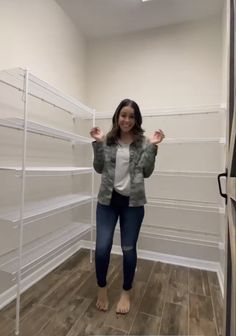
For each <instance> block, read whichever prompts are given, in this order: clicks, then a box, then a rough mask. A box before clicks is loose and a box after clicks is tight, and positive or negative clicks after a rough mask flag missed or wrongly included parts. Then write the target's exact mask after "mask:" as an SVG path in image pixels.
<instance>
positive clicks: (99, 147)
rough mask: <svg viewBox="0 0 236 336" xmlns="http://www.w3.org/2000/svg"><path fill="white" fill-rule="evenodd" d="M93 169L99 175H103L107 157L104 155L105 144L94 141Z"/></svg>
mask: <svg viewBox="0 0 236 336" xmlns="http://www.w3.org/2000/svg"><path fill="white" fill-rule="evenodd" d="M92 146H93V152H94V158H93V167H94V169H95V170H96V172H97V173H98V174H101V173H102V171H103V167H104V162H105V155H104V144H103V142H98V141H93V142H92Z"/></svg>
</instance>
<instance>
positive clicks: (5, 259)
mask: <svg viewBox="0 0 236 336" xmlns="http://www.w3.org/2000/svg"><path fill="white" fill-rule="evenodd" d="M90 228H91V226H90V225H89V224H84V223H75V222H73V223H71V224H70V225H67V226H64V227H62V228H60V229H58V230H57V231H56V232H55V231H54V232H51V233H49V234H47V235H45V236H43V237H41V238H39V239H37V240H36V241H32V242H31V243H28V244H26V245H25V246H23V253H22V273H23V274H24V273H26V272H29V271H30V270H32V268H37V267H39V266H40V265H41V264H45V263H46V262H47V261H49V260H51V259H53V257H54V256H56V255H58V253H59V252H60V250H62V249H65V248H66V247H67V245H69V244H72V243H73V242H75V241H76V240H78V238H79V237H80V236H81V235H82V234H85V233H87V232H89V230H90ZM17 266H18V257H17V254H16V251H12V252H10V253H7V254H6V255H4V256H2V257H0V269H1V270H2V271H3V272H6V274H8V277H9V278H10V275H9V274H11V278H12V275H14V274H15V273H16V271H17ZM0 275H1V273H0Z"/></svg>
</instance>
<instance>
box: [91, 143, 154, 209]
mask: <svg viewBox="0 0 236 336" xmlns="http://www.w3.org/2000/svg"><path fill="white" fill-rule="evenodd" d="M92 146H93V150H94V161H93V166H94V169H95V170H96V172H97V173H99V174H102V179H101V185H100V190H99V193H98V202H99V203H101V204H104V205H110V201H111V196H112V191H113V187H114V179H115V167H116V153H117V148H118V145H117V144H113V145H109V146H108V145H106V144H105V142H97V141H94V142H93V143H92ZM156 155H157V146H156V145H153V144H150V143H148V141H147V139H146V138H144V139H143V141H136V142H133V143H131V145H130V159H129V172H130V196H129V206H131V207H137V206H141V205H144V204H145V203H146V202H147V200H146V196H145V189H144V178H146V177H149V176H150V175H151V174H152V172H153V170H154V167H155V157H156Z"/></svg>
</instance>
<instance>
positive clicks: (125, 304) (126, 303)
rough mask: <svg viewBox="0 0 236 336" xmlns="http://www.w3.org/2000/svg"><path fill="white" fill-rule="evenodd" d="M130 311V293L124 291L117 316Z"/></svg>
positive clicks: (118, 305) (117, 309)
mask: <svg viewBox="0 0 236 336" xmlns="http://www.w3.org/2000/svg"><path fill="white" fill-rule="evenodd" d="M129 310H130V293H129V291H124V290H123V291H122V293H121V296H120V300H119V302H118V304H117V308H116V313H117V314H127V313H128V312H129Z"/></svg>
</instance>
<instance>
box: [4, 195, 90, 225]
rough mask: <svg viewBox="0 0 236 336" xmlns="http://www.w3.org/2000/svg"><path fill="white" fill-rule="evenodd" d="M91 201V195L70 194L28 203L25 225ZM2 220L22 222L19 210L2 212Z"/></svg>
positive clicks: (25, 209) (24, 217) (10, 209)
mask: <svg viewBox="0 0 236 336" xmlns="http://www.w3.org/2000/svg"><path fill="white" fill-rule="evenodd" d="M91 199H92V197H91V195H90V196H88V195H83V194H69V195H65V196H59V197H55V198H51V199H45V200H42V201H37V202H28V203H26V204H25V208H24V214H23V219H24V223H23V224H24V225H27V224H29V223H31V222H34V221H37V220H39V219H43V218H47V217H49V216H52V215H54V214H56V213H59V212H63V211H66V210H69V209H70V208H73V207H76V206H78V205H82V204H85V203H88V202H90V201H91ZM0 220H2V221H4V222H10V223H13V224H15V225H17V224H18V223H19V222H20V211H19V208H9V209H7V210H4V211H2V212H0Z"/></svg>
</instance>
